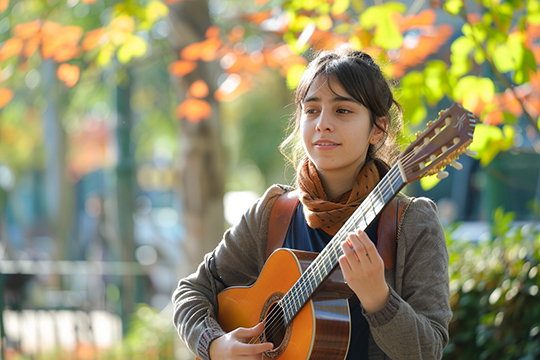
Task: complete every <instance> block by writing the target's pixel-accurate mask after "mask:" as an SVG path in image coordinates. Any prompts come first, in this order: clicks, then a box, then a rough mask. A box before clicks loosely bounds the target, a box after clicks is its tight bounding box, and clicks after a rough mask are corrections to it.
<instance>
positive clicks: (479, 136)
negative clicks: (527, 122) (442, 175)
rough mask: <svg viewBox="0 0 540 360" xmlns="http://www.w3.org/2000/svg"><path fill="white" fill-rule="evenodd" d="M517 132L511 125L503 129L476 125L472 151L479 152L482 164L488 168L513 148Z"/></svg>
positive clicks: (471, 146)
mask: <svg viewBox="0 0 540 360" xmlns="http://www.w3.org/2000/svg"><path fill="white" fill-rule="evenodd" d="M514 134H515V130H514V128H513V126H511V125H505V126H504V127H503V128H502V129H501V128H499V127H497V126H489V125H484V124H476V127H475V129H474V138H473V142H472V143H471V145H470V147H469V148H470V149H471V150H473V151H476V152H478V157H479V158H480V164H481V165H483V166H486V165H487V164H489V163H490V162H491V161H493V159H494V158H495V157H496V156H497V154H498V153H499V152H501V151H507V150H509V149H510V148H511V147H512V146H513V141H514Z"/></svg>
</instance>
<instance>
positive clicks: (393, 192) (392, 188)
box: [384, 168, 396, 194]
mask: <svg viewBox="0 0 540 360" xmlns="http://www.w3.org/2000/svg"><path fill="white" fill-rule="evenodd" d="M392 169H393V168H392ZM392 169H390V171H392ZM389 173H390V172H389ZM386 178H387V176H385V177H384V179H386ZM387 180H388V184H389V185H390V189H391V190H392V194H395V193H396V191H395V190H394V187H393V186H392V177H388V179H387Z"/></svg>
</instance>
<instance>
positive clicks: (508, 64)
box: [493, 43, 514, 73]
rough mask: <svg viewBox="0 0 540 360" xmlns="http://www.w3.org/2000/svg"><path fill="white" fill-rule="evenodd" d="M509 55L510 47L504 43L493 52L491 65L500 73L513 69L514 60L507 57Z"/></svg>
mask: <svg viewBox="0 0 540 360" xmlns="http://www.w3.org/2000/svg"><path fill="white" fill-rule="evenodd" d="M510 53H511V52H510V47H509V46H508V44H506V43H505V44H501V45H500V46H497V48H496V49H495V51H494V52H493V64H494V65H495V67H496V68H497V70H499V71H500V72H501V73H505V72H508V71H511V70H513V69H514V59H513V58H512V56H509V54H510Z"/></svg>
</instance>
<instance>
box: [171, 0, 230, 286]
mask: <svg viewBox="0 0 540 360" xmlns="http://www.w3.org/2000/svg"><path fill="white" fill-rule="evenodd" d="M170 8H171V13H170V15H169V22H170V24H169V25H170V28H171V33H170V36H169V39H170V42H171V45H172V46H173V48H174V49H175V51H176V52H177V53H178V54H179V53H180V51H181V50H182V49H183V48H184V47H186V46H187V45H189V44H192V43H196V42H200V41H203V40H204V39H205V33H206V30H207V29H208V27H209V26H210V25H212V23H211V20H210V16H209V10H208V2H207V1H204V0H193V1H181V2H177V3H174V4H172V5H171V7H170ZM219 73H220V71H219V66H218V64H216V63H215V62H199V65H198V67H197V69H196V70H194V71H193V72H192V73H190V74H188V75H186V76H184V77H183V78H181V79H179V80H178V81H177V90H178V94H179V102H182V101H183V100H184V94H186V92H187V89H188V88H189V86H190V85H191V84H192V83H193V82H194V81H196V80H204V81H205V82H206V84H207V85H208V87H209V89H210V93H209V96H207V98H206V99H205V100H206V101H208V102H209V103H210V105H211V107H212V116H211V117H210V118H208V119H205V120H202V121H200V122H198V123H191V122H189V121H187V120H185V119H182V120H180V121H182V123H181V125H182V126H181V132H182V133H181V135H180V140H179V141H180V149H181V150H180V152H181V153H180V173H181V181H180V184H179V186H180V194H181V204H182V218H183V221H184V226H185V230H186V237H185V239H184V250H185V257H186V258H185V259H184V261H182V264H180V263H179V268H178V273H179V275H181V276H182V275H185V274H187V273H188V272H191V271H193V270H194V269H195V268H196V266H197V265H198V264H199V263H200V262H201V260H202V259H203V256H204V254H205V253H207V252H209V251H211V250H212V249H213V248H214V247H215V246H216V244H217V243H218V242H219V240H221V237H222V236H223V230H224V214H223V192H224V190H223V188H224V185H223V184H224V164H223V158H224V157H223V150H222V143H221V137H220V135H221V131H220V119H219V106H218V103H217V101H216V100H215V99H214V98H213V93H214V92H215V90H216V87H217V77H218V75H219Z"/></svg>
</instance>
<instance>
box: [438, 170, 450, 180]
mask: <svg viewBox="0 0 540 360" xmlns="http://www.w3.org/2000/svg"><path fill="white" fill-rule="evenodd" d="M446 177H448V172H447V171H439V173H438V174H437V179H439V180H442V179H444V178H446Z"/></svg>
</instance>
